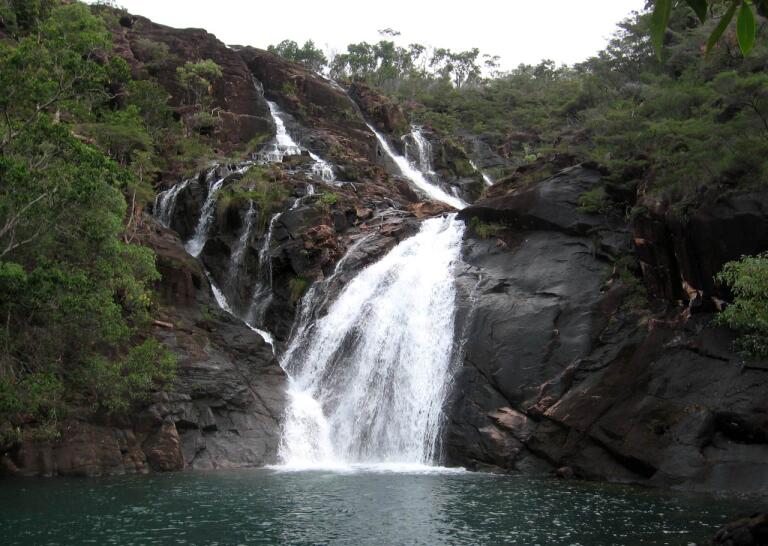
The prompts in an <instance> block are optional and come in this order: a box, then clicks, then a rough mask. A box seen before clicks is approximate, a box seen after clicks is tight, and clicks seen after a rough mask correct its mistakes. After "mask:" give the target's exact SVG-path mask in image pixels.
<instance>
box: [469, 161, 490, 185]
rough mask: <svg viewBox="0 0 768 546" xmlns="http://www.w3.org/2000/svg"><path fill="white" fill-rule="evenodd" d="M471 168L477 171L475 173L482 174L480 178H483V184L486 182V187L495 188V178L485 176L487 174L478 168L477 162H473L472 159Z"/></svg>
mask: <svg viewBox="0 0 768 546" xmlns="http://www.w3.org/2000/svg"><path fill="white" fill-rule="evenodd" d="M469 166H470V167H472V168H473V169H475V171H477V172H479V173H480V176H482V177H483V182H485V185H486V186H493V178H491V177H490V176H488V175H487V174H485V172H483V171H481V170H480V169H479V168H478V166H477V165H476V164H475V162H474V161H472V160H471V159H470V160H469Z"/></svg>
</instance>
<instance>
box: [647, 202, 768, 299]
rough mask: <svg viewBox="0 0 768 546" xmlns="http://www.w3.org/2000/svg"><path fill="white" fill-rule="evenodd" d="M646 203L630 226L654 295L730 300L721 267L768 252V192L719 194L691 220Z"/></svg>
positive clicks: (691, 217) (695, 212)
mask: <svg viewBox="0 0 768 546" xmlns="http://www.w3.org/2000/svg"><path fill="white" fill-rule="evenodd" d="M646 205H647V208H648V212H647V213H645V214H640V215H638V216H637V217H636V218H635V219H634V221H633V226H632V227H633V231H634V237H635V245H636V247H637V252H638V256H639V257H640V260H641V264H642V266H643V270H644V274H645V275H644V276H645V278H646V281H647V284H648V289H649V290H650V291H651V293H652V294H653V295H654V296H657V297H662V298H666V299H669V300H673V301H674V300H681V301H684V302H688V301H694V302H695V303H699V304H700V303H704V304H708V303H709V302H711V300H712V298H717V299H726V298H727V296H728V294H727V292H726V291H725V290H724V288H723V287H722V286H718V285H717V284H716V283H715V280H714V276H715V275H716V274H717V273H718V272H719V271H720V269H722V267H723V264H725V263H726V262H728V261H730V260H737V259H739V258H740V257H741V256H742V255H745V254H756V253H758V252H760V251H762V250H765V249H766V248H768V192H760V193H746V194H740V195H738V194H737V195H724V196H720V197H718V198H716V199H714V200H710V201H706V202H704V203H703V204H702V205H701V206H700V207H698V208H697V209H696V210H694V211H693V212H692V213H689V214H688V215H687V217H686V215H682V214H679V213H678V214H676V213H674V212H673V211H670V210H668V208H667V207H666V206H665V205H664V204H663V203H658V202H651V201H650V200H646ZM706 308H707V307H705V309H706ZM710 309H711V307H710Z"/></svg>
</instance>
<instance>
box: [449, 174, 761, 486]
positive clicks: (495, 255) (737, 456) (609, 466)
mask: <svg viewBox="0 0 768 546" xmlns="http://www.w3.org/2000/svg"><path fill="white" fill-rule="evenodd" d="M600 178H601V177H600V173H599V172H597V171H591V170H589V169H585V168H582V167H577V168H572V169H567V170H566V171H564V172H562V173H559V174H558V175H557V176H555V177H553V178H551V179H548V180H545V181H543V182H541V183H539V184H535V185H533V186H526V187H520V188H518V187H515V186H514V184H511V187H509V185H507V184H504V183H501V184H497V185H496V186H494V187H493V188H492V189H491V191H490V192H489V196H488V198H487V199H484V200H481V201H480V202H478V203H477V204H476V205H474V206H472V207H469V208H468V209H465V210H464V211H462V212H461V213H460V214H461V215H462V216H463V217H464V218H473V217H476V218H478V219H480V220H482V221H486V222H490V221H493V222H503V223H504V224H505V225H506V226H507V228H506V229H505V230H504V231H502V232H500V233H499V234H498V235H497V236H496V237H494V238H493V239H491V240H486V241H483V240H478V239H476V238H474V237H469V238H468V239H467V240H466V242H465V249H464V260H465V266H464V270H463V271H462V272H461V274H460V277H459V281H460V293H461V295H462V297H461V300H460V309H461V313H460V315H461V316H460V318H461V319H462V320H461V321H460V324H459V329H460V330H461V331H462V334H463V336H464V337H463V338H464V339H465V340H466V341H465V346H464V359H463V364H462V366H461V367H460V368H459V369H458V371H457V374H456V383H455V389H454V395H453V398H452V400H451V402H450V406H449V419H450V422H449V424H448V425H447V427H446V437H445V453H446V457H447V459H448V461H449V462H452V463H457V464H463V465H468V466H470V467H474V468H488V467H498V468H502V469H505V470H520V471H528V472H549V473H554V472H555V470H556V469H558V468H562V467H569V469H570V472H569V474H570V473H571V472H572V473H573V475H575V476H577V477H582V478H588V479H595V480H607V481H617V482H631V483H644V484H651V485H659V486H665V487H678V488H684V489H692V490H702V491H714V490H720V491H727V490H730V491H756V490H761V489H762V488H764V484H765V483H768V481H767V480H768V457H767V456H768V445H766V442H765V437H766V436H765V430H766V426H768V425H767V423H768V414H767V413H766V408H767V407H768V404H767V402H768V381H766V380H765V378H764V377H763V376H764V374H765V373H766V371H765V369H764V368H765V366H764V365H762V364H760V363H756V364H754V365H752V364H749V363H747V364H746V365H745V363H744V362H743V361H742V360H741V359H740V358H738V357H737V356H736V355H734V354H733V353H732V352H731V351H730V343H731V342H732V335H731V334H730V333H728V332H726V331H723V330H720V329H713V328H712V327H710V326H709V325H708V324H709V318H710V317H709V316H706V315H701V316H699V317H698V318H695V319H691V320H689V321H687V322H683V323H679V322H674V321H668V322H664V321H663V320H658V319H650V321H647V322H646V323H640V322H638V321H639V318H640V317H639V316H638V315H636V314H635V313H634V312H632V310H631V309H630V308H628V306H627V304H626V302H625V299H626V297H627V291H628V288H627V287H625V286H623V284H622V283H621V282H620V281H619V280H618V279H616V278H614V276H613V275H612V274H611V271H612V268H613V260H614V259H615V257H617V256H618V255H619V254H620V253H621V252H622V251H623V250H622V249H624V250H626V246H627V244H628V242H629V232H628V229H627V227H626V226H625V225H623V222H622V221H621V219H620V218H610V217H608V218H605V217H602V216H596V215H587V214H583V213H581V212H579V211H578V210H577V207H576V204H577V198H578V196H579V195H580V194H581V193H582V192H584V191H588V190H589V189H591V188H592V187H594V185H595V184H598V183H599V182H600ZM646 320H647V319H646Z"/></svg>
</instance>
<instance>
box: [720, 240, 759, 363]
mask: <svg viewBox="0 0 768 546" xmlns="http://www.w3.org/2000/svg"><path fill="white" fill-rule="evenodd" d="M718 280H719V281H721V282H723V283H725V284H726V285H728V287H729V288H730V289H731V290H732V291H733V293H734V294H735V298H734V301H733V304H732V305H729V306H728V307H726V309H725V310H724V311H723V312H722V313H721V314H720V315H719V316H718V321H719V322H720V323H721V324H724V325H726V326H730V327H731V328H733V329H735V330H737V331H738V332H740V334H741V336H740V337H739V339H738V342H737V345H738V347H739V349H741V351H742V352H743V353H744V354H746V355H747V356H757V357H763V358H765V357H768V253H766V252H764V253H762V254H760V255H758V256H745V257H743V258H742V259H741V260H739V261H734V262H729V263H727V264H725V267H724V268H723V271H722V272H721V273H720V274H719V275H718Z"/></svg>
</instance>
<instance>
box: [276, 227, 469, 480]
mask: <svg viewBox="0 0 768 546" xmlns="http://www.w3.org/2000/svg"><path fill="white" fill-rule="evenodd" d="M463 232H464V224H463V223H462V222H461V221H459V220H457V219H456V217H455V215H454V214H452V215H448V216H446V217H443V218H432V219H429V220H426V221H424V222H423V223H422V226H421V229H420V231H419V232H418V233H417V234H416V235H414V236H413V237H411V238H409V239H406V240H405V241H403V242H401V243H400V244H398V245H397V246H396V247H395V248H393V249H392V250H391V251H390V252H389V253H388V254H387V255H386V256H384V257H383V258H382V259H381V260H379V261H378V262H376V263H374V264H372V265H370V266H368V267H367V268H365V269H364V270H363V271H361V272H360V273H359V274H358V275H357V276H356V277H355V278H354V279H353V280H352V281H350V282H349V283H348V284H347V285H346V286H345V287H344V289H343V290H342V291H341V293H340V294H339V296H338V297H337V298H336V300H335V301H334V303H333V304H331V305H330V307H329V309H328V312H327V314H326V315H325V316H324V317H322V318H320V319H319V320H317V321H315V322H314V323H310V324H309V326H307V327H306V328H305V329H304V331H302V332H297V335H295V336H294V337H293V340H292V342H291V344H290V346H289V348H288V350H287V351H286V353H285V355H284V356H283V358H282V361H281V365H282V366H283V368H284V369H285V370H286V371H287V372H288V374H289V375H290V377H291V382H290V389H289V393H288V394H289V409H288V411H287V415H286V422H285V425H284V430H283V436H282V440H281V445H280V458H281V460H282V461H283V463H284V464H285V465H286V466H287V467H292V468H306V467H313V466H315V467H317V466H320V467H338V466H345V465H350V464H363V465H366V464H376V463H386V464H393V463H394V464H411V465H413V464H417V465H418V464H421V465H426V464H430V463H434V462H436V458H437V456H438V433H439V429H440V421H441V411H442V405H443V402H444V399H445V396H446V394H447V387H448V378H449V376H450V373H449V372H450V370H449V368H450V363H451V361H452V352H453V333H454V316H455V306H456V301H455V300H456V289H455V283H454V273H453V269H454V265H455V263H456V262H457V261H458V260H459V259H460V252H461V250H460V246H461V239H462V235H463ZM307 296H308V297H310V294H307Z"/></svg>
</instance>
